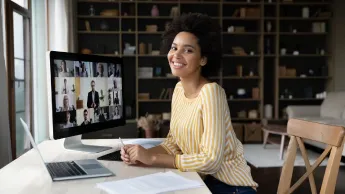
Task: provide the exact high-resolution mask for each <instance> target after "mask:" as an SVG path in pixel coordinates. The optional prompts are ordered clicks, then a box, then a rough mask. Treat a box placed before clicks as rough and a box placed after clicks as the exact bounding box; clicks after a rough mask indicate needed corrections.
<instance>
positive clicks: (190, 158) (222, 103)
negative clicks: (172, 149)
mask: <svg viewBox="0 0 345 194" xmlns="http://www.w3.org/2000/svg"><path fill="white" fill-rule="evenodd" d="M201 96H202V121H203V128H204V133H203V136H202V139H201V143H200V145H199V146H200V153H198V154H177V155H176V158H175V163H176V168H178V169H180V170H181V171H190V170H191V171H197V172H202V173H205V174H213V173H215V172H217V171H218V170H219V168H220V166H221V163H222V161H223V159H224V156H223V154H224V148H225V146H229V145H225V143H226V141H225V138H226V128H225V113H226V111H225V107H227V106H228V105H227V101H226V95H225V92H224V90H223V89H222V88H221V87H220V86H215V85H207V86H206V87H205V90H204V91H203V92H202V94H201Z"/></svg>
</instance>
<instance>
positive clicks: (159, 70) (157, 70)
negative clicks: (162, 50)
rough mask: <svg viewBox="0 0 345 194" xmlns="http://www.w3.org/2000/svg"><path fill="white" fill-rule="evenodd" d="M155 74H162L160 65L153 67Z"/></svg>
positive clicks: (157, 75) (158, 75)
mask: <svg viewBox="0 0 345 194" xmlns="http://www.w3.org/2000/svg"><path fill="white" fill-rule="evenodd" d="M155 76H156V77H160V76H162V67H155Z"/></svg>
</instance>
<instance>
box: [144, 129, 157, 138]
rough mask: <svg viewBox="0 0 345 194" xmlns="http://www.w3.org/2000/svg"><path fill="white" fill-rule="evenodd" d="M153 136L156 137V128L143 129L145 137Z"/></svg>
mask: <svg viewBox="0 0 345 194" xmlns="http://www.w3.org/2000/svg"><path fill="white" fill-rule="evenodd" d="M155 137H156V130H152V129H145V138H155Z"/></svg>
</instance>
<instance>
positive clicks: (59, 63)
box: [47, 51, 126, 152]
mask: <svg viewBox="0 0 345 194" xmlns="http://www.w3.org/2000/svg"><path fill="white" fill-rule="evenodd" d="M47 59H49V64H50V72H49V73H48V75H50V76H48V77H49V78H48V86H50V87H48V88H49V89H48V93H50V94H49V95H50V97H49V98H48V103H49V106H48V107H49V109H50V111H49V113H50V116H49V119H50V121H49V123H50V137H51V139H54V140H56V139H61V138H65V142H64V146H65V148H67V149H73V150H79V151H86V152H101V151H105V150H108V149H111V148H110V147H104V146H93V145H85V144H82V142H81V135H82V134H85V133H89V132H94V131H99V130H103V129H108V128H114V127H117V126H122V125H125V123H126V121H125V108H124V98H123V93H124V91H123V84H124V78H123V63H122V59H121V58H119V57H106V56H97V55H84V54H76V53H66V52H56V51H50V52H49V53H48V57H47ZM48 69H49V68H48ZM49 83H50V84H49Z"/></svg>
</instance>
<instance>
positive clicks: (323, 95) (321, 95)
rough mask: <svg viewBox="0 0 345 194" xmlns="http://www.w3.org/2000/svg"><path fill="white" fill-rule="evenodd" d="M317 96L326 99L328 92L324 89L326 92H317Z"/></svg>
mask: <svg viewBox="0 0 345 194" xmlns="http://www.w3.org/2000/svg"><path fill="white" fill-rule="evenodd" d="M315 97H316V98H317V99H325V98H326V97H327V92H326V91H324V92H321V93H317V94H316V95H315Z"/></svg>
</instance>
